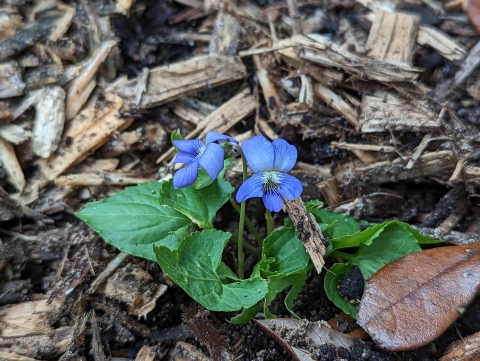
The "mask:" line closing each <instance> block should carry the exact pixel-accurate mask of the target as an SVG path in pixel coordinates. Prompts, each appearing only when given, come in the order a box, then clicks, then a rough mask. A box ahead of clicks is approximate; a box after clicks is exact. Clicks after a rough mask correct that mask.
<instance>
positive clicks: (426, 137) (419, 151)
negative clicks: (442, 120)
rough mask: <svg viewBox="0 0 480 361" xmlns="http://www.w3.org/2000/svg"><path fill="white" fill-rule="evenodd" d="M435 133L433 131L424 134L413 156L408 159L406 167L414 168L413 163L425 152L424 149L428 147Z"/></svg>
mask: <svg viewBox="0 0 480 361" xmlns="http://www.w3.org/2000/svg"><path fill="white" fill-rule="evenodd" d="M432 136H433V134H432V133H427V134H425V135H424V136H423V138H422V141H421V142H420V144H419V145H418V147H417V149H415V152H413V155H412V157H411V158H410V160H409V161H408V164H407V165H406V167H405V169H412V168H413V165H414V164H415V162H416V161H417V159H418V157H420V156H421V155H422V153H423V151H424V150H425V149H426V148H427V146H428V144H429V142H430V139H431V138H432Z"/></svg>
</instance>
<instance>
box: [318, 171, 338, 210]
mask: <svg viewBox="0 0 480 361" xmlns="http://www.w3.org/2000/svg"><path fill="white" fill-rule="evenodd" d="M317 188H318V190H319V191H320V193H322V196H323V199H325V203H327V205H328V206H330V207H331V206H335V205H337V204H339V203H341V202H342V198H341V197H340V189H339V187H338V183H337V180H336V179H335V178H333V177H332V178H328V179H325V180H324V181H322V182H320V183H317Z"/></svg>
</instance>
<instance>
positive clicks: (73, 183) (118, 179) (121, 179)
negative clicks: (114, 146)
mask: <svg viewBox="0 0 480 361" xmlns="http://www.w3.org/2000/svg"><path fill="white" fill-rule="evenodd" d="M154 180H155V177H148V178H140V177H135V173H131V174H128V173H123V172H122V173H120V172H117V173H113V172H108V173H107V172H95V173H82V174H68V175H65V176H60V177H58V178H56V179H55V181H54V183H55V184H56V185H57V186H70V187H79V186H99V185H125V186H126V185H132V184H134V185H135V184H140V183H147V182H152V181H154Z"/></svg>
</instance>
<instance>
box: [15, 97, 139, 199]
mask: <svg viewBox="0 0 480 361" xmlns="http://www.w3.org/2000/svg"><path fill="white" fill-rule="evenodd" d="M104 96H105V97H106V98H107V99H108V100H110V101H109V102H108V103H105V104H104V108H103V109H102V113H101V114H100V115H99V116H98V117H95V118H94V120H93V121H92V122H91V125H90V124H89V126H88V127H87V128H86V129H82V131H80V132H75V131H73V130H72V133H75V136H72V137H70V138H69V141H68V142H67V144H65V145H64V146H63V147H62V148H61V149H60V150H59V151H58V152H57V153H55V154H53V155H52V156H50V157H49V158H48V159H40V160H38V161H37V165H38V166H39V170H40V172H39V174H38V176H37V177H36V178H34V179H32V180H30V182H29V192H30V193H31V194H29V195H26V196H25V197H24V198H23V199H21V201H22V203H24V202H25V201H28V202H31V201H33V200H35V199H36V198H37V197H38V195H35V193H36V191H37V190H38V189H41V188H43V187H45V186H46V185H47V184H48V183H49V182H50V181H53V180H54V179H55V178H57V177H58V176H59V175H60V174H62V173H63V172H64V171H65V170H67V169H68V168H69V167H70V166H72V165H73V164H75V163H79V162H80V161H82V160H83V159H85V157H86V156H88V154H89V153H90V152H91V151H93V150H95V149H97V148H98V147H100V146H101V145H103V144H104V143H105V142H106V141H108V139H110V137H111V136H112V133H113V132H114V131H116V130H122V129H124V128H126V127H128V126H130V124H131V123H132V121H133V119H131V118H120V117H118V112H119V110H120V109H121V107H122V105H123V101H122V100H121V98H120V97H118V96H116V94H115V93H112V89H110V92H109V93H104ZM87 123H90V122H87Z"/></svg>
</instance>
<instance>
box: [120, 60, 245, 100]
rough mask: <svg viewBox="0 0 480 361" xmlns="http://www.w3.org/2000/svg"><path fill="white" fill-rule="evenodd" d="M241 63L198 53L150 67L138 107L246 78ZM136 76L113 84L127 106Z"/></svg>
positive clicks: (133, 94) (134, 87) (135, 94)
mask: <svg viewBox="0 0 480 361" xmlns="http://www.w3.org/2000/svg"><path fill="white" fill-rule="evenodd" d="M246 75H247V72H246V69H245V67H244V66H243V64H242V62H241V61H240V60H239V59H237V58H233V57H218V56H198V57H195V58H193V59H190V60H187V61H184V62H180V63H175V64H170V65H168V66H162V67H157V68H153V69H151V70H150V74H149V77H148V85H147V89H146V91H145V93H144V94H143V96H142V101H141V104H140V108H151V107H154V106H157V105H160V104H162V103H166V102H168V101H171V100H174V99H177V98H179V97H181V96H184V95H188V94H191V93H193V92H196V91H198V90H201V89H203V88H205V87H214V86H219V85H222V84H225V83H228V82H231V81H234V80H238V79H242V78H244V77H246ZM137 85H138V79H133V80H129V81H127V82H126V83H120V84H117V85H115V88H116V89H117V92H118V95H120V96H121V97H122V98H123V99H124V100H125V103H126V104H125V107H126V108H127V109H131V108H132V105H134V104H135V99H136V96H137Z"/></svg>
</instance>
